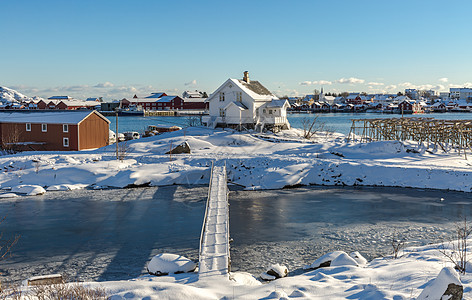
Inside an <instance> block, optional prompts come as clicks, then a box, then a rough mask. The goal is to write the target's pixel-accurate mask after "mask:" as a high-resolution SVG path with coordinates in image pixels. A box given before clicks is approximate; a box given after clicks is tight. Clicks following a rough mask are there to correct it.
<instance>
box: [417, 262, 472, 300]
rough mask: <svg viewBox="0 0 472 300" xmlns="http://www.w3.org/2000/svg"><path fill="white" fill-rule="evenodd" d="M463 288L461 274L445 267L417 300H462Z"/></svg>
mask: <svg viewBox="0 0 472 300" xmlns="http://www.w3.org/2000/svg"><path fill="white" fill-rule="evenodd" d="M462 294H463V287H462V283H461V280H460V278H459V274H458V273H457V272H456V270H454V269H453V268H451V267H445V268H443V269H442V270H441V272H439V275H438V277H436V279H434V280H433V281H432V282H431V283H430V284H429V285H428V286H427V287H426V288H425V289H424V290H423V291H422V292H421V294H420V295H419V296H418V298H416V299H417V300H432V299H448V300H460V299H462Z"/></svg>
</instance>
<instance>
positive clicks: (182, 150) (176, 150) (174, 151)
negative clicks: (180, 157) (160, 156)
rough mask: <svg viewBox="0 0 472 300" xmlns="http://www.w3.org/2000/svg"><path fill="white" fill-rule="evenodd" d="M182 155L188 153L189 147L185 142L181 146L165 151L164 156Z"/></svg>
mask: <svg viewBox="0 0 472 300" xmlns="http://www.w3.org/2000/svg"><path fill="white" fill-rule="evenodd" d="M182 153H190V146H189V145H188V143H187V142H183V143H182V144H180V145H178V146H177V147H175V148H174V149H172V150H170V151H167V152H166V154H182Z"/></svg>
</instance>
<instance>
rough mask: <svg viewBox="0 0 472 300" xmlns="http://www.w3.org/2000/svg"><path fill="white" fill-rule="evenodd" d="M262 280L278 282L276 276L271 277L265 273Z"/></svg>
mask: <svg viewBox="0 0 472 300" xmlns="http://www.w3.org/2000/svg"><path fill="white" fill-rule="evenodd" d="M261 279H262V280H266V281H271V280H276V279H277V278H276V277H275V276H272V275H269V274H267V273H265V272H264V273H262V274H261Z"/></svg>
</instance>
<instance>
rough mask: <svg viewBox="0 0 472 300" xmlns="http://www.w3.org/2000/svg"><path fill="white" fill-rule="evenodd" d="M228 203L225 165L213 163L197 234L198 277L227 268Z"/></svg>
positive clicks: (229, 264) (216, 273)
mask: <svg viewBox="0 0 472 300" xmlns="http://www.w3.org/2000/svg"><path fill="white" fill-rule="evenodd" d="M229 242H230V237H229V203H228V185H227V175H226V166H221V167H219V166H218V167H217V166H212V169H211V178H210V187H209V190H208V199H207V204H206V210H205V217H204V220H203V226H202V233H201V236H200V255H199V276H200V277H202V276H203V277H205V276H212V275H227V274H228V272H229V271H230V266H231V259H230V252H229V250H230V249H229Z"/></svg>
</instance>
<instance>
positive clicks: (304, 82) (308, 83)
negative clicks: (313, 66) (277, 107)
mask: <svg viewBox="0 0 472 300" xmlns="http://www.w3.org/2000/svg"><path fill="white" fill-rule="evenodd" d="M299 84H300V85H311V84H312V82H311V81H303V82H300V83H299Z"/></svg>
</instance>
